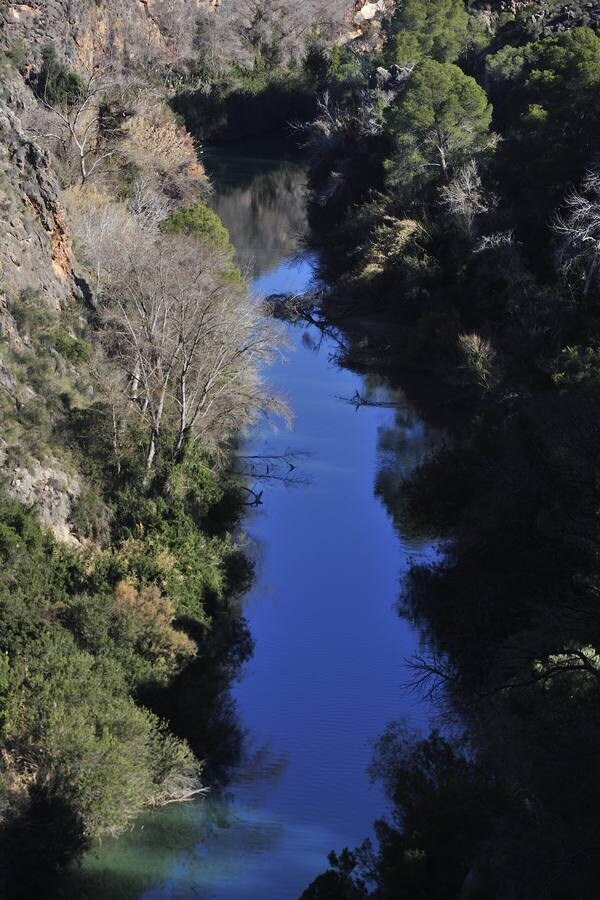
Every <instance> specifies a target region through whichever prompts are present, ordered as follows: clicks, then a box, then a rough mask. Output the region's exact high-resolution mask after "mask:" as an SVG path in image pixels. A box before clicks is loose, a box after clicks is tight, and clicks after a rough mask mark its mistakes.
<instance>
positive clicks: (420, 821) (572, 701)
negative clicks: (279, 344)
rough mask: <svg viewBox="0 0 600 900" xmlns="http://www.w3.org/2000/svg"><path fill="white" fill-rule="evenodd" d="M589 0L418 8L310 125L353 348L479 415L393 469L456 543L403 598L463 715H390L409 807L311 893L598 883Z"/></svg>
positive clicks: (553, 891) (389, 747)
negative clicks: (427, 727)
mask: <svg viewBox="0 0 600 900" xmlns="http://www.w3.org/2000/svg"><path fill="white" fill-rule="evenodd" d="M482 6H483V5H482ZM572 6H573V9H572V10H571V11H570V12H569V17H568V18H566V19H565V16H566V13H565V11H564V9H563V11H562V13H561V11H560V9H559V5H558V4H544V5H543V8H542V4H533V3H529V4H517V5H515V10H516V11H515V10H513V11H512V12H509V11H507V10H505V9H503V8H502V7H503V5H502V4H491V5H490V4H487V5H486V8H485V9H483V11H479V10H478V4H466V5H465V6H464V7H463V4H462V3H447V2H444V0H439V2H438V0H436V2H435V3H425V2H420V0H415V2H412V0H406V2H402V3H399V4H398V8H397V12H396V14H395V15H394V17H393V18H392V20H391V21H390V23H389V25H388V41H387V44H386V47H385V48H384V51H383V54H382V57H381V59H380V60H375V61H372V64H373V62H375V63H384V64H385V65H388V66H391V65H392V64H397V65H398V66H399V67H400V71H399V72H396V74H395V76H394V73H391V72H389V73H388V75H389V76H390V77H389V78H388V77H387V76H384V73H379V74H378V76H377V78H378V79H379V86H378V87H369V86H368V84H367V82H366V81H365V82H364V83H363V85H362V87H361V88H360V90H357V89H356V85H355V84H352V85H349V86H348V89H347V90H346V91H345V93H344V92H342V93H338V95H337V99H336V102H329V104H326V105H324V106H323V108H322V110H321V116H320V118H319V120H318V121H317V122H316V123H315V124H314V125H313V127H312V129H311V133H310V136H309V137H310V146H311V152H312V155H313V174H312V184H313V200H312V202H313V210H314V215H313V223H314V236H315V240H316V242H317V243H318V244H319V245H320V246H321V247H322V248H323V253H324V268H325V271H326V272H327V274H329V275H330V276H331V277H332V279H333V288H332V290H331V291H330V292H329V293H326V294H325V295H324V296H323V297H321V303H322V305H323V308H324V310H325V311H326V312H327V313H328V314H329V316H330V317H332V318H333V319H334V320H336V321H338V323H340V325H341V326H342V327H346V328H347V330H348V334H349V349H348V352H347V354H346V361H347V362H350V363H353V364H355V365H357V366H359V367H362V368H366V369H367V370H372V369H373V368H376V369H379V370H384V371H386V372H387V373H388V375H391V376H392V377H394V378H397V379H400V380H402V378H403V377H404V376H405V375H406V373H407V372H408V371H409V370H410V369H412V370H413V371H415V370H416V371H418V372H419V373H420V374H421V376H422V375H426V376H427V377H428V378H429V382H430V386H431V389H432V392H434V393H435V394H436V395H437V397H438V398H440V397H441V398H443V399H444V400H446V401H447V400H448V398H452V399H454V400H455V401H460V408H461V410H462V414H463V420H464V416H465V412H466V414H467V416H468V418H469V424H468V427H466V428H463V429H462V431H461V433H460V435H459V434H458V433H456V434H452V433H451V434H449V435H448V440H447V444H446V446H443V447H442V448H441V449H439V450H438V451H437V452H436V453H435V454H434V456H433V457H432V458H431V459H429V460H427V461H425V463H424V464H423V465H422V467H421V468H420V469H419V470H418V471H417V473H416V474H415V475H414V476H413V477H412V478H410V479H409V480H408V481H407V482H404V483H400V484H399V483H398V481H397V480H393V479H387V480H386V479H381V480H380V483H379V490H380V492H381V494H382V498H383V499H384V501H385V502H386V504H387V505H388V507H389V509H390V512H391V514H392V516H393V517H394V519H395V520H396V522H398V523H402V527H403V528H406V527H412V528H413V529H414V530H416V531H418V532H419V533H421V534H425V535H427V534H433V535H440V536H441V537H442V540H443V542H444V543H443V549H444V551H445V552H444V556H443V558H442V559H441V561H437V562H434V563H432V564H430V565H422V566H415V567H413V569H412V570H411V571H410V573H409V576H408V578H407V581H406V584H405V586H404V589H403V593H402V597H401V600H400V609H401V611H402V613H403V614H404V615H407V616H409V618H410V619H411V620H412V621H414V622H415V623H416V624H418V625H419V627H420V628H421V629H422V633H423V636H424V642H425V649H424V652H423V655H422V657H421V658H419V659H417V660H415V661H414V680H415V684H416V685H417V686H419V687H420V688H421V689H422V690H423V691H424V692H425V695H426V696H427V697H434V698H435V699H436V700H437V702H438V704H439V708H440V709H441V710H442V712H443V715H444V721H445V723H446V725H445V727H444V729H443V730H442V732H441V733H436V732H434V733H432V734H431V735H430V736H428V737H422V736H415V735H411V734H409V733H407V731H406V729H405V728H404V727H403V726H402V725H401V724H400V725H395V726H390V729H389V730H388V732H387V733H386V734H385V735H384V737H383V738H382V740H381V742H380V745H379V747H378V751H377V754H376V758H375V762H374V766H373V776H374V777H377V778H380V779H382V780H383V783H384V785H385V787H386V790H387V793H388V796H389V799H390V803H391V810H392V812H391V815H390V817H389V818H388V819H386V820H385V821H381V822H380V823H378V824H377V826H376V841H375V842H374V843H373V844H370V843H366V844H365V845H364V846H363V847H361V848H359V849H358V850H357V851H345V852H344V853H342V854H339V855H338V856H335V855H333V856H332V857H331V868H330V869H329V871H328V872H327V873H324V874H323V875H322V876H320V877H319V878H318V879H317V880H316V881H315V882H314V883H313V885H312V886H311V887H310V888H308V889H307V891H306V893H305V895H304V896H305V897H306V898H316V897H319V898H328V900H333V898H345V900H356V898H359V897H367V896H369V897H378V898H379V897H381V898H383V897H386V898H387V897H390V898H391V897H394V898H398V897H406V898H410V900H413V898H417V897H423V898H425V897H427V898H434V897H435V898H438V897H439V898H455V897H459V896H460V897H486V898H490V897H495V898H509V897H510V898H523V900H529V898H537V897H549V898H563V897H575V896H577V897H581V898H590V900H591V898H592V897H594V896H595V895H596V893H597V874H598V873H597V868H598V866H597V860H598V844H599V830H598V823H597V817H596V815H595V809H596V807H597V804H598V799H599V797H600V781H599V780H598V769H597V766H595V765H594V762H593V761H594V760H595V759H596V757H597V753H598V745H599V740H600V735H599V734H598V728H597V715H596V713H597V709H598V703H599V700H600V694H599V690H598V689H599V671H600V669H599V666H598V660H599V656H598V649H597V648H598V646H599V642H600V634H599V633H598V627H599V621H600V620H599V617H598V603H597V599H598V596H597V592H598V584H599V583H600V582H599V578H600V569H599V557H598V547H597V540H598V528H599V522H598V497H597V481H598V446H597V441H598V434H597V432H598V429H597V420H598V413H599V409H600V408H599V400H600V395H599V393H598V387H599V382H598V377H597V376H598V370H597V365H596V361H597V358H598V353H599V349H598V341H599V337H600V333H599V331H598V325H599V320H598V314H597V310H598V297H599V295H600V280H599V272H598V225H597V215H598V209H599V207H598V196H599V191H598V172H597V165H598V150H599V147H600V144H599V141H600V132H599V129H598V115H599V114H600V105H599V104H600V101H599V96H600V95H599V94H598V90H597V86H598V79H599V78H600V36H599V34H598V33H597V31H596V30H595V29H594V28H593V27H589V25H593V24H594V22H595V21H596V19H595V18H594V16H595V15H596V13H597V10H596V8H595V4H592V5H591V7H593V8H590V5H588V7H586V12H585V15H584V13H583V11H582V9H580V8H579V7H577V4H573V5H572ZM576 7H577V8H576ZM561 15H562V18H561ZM565 22H566V25H565ZM566 26H568V27H566ZM376 82H377V79H372V81H371V84H372V85H374V84H375V83H376ZM334 222H335V223H337V224H336V227H335V228H332V227H331V226H332V223H334ZM357 317H358V318H359V323H360V324H356V319H357ZM369 320H370V321H371V322H374V323H375V324H374V327H372V329H371V330H370V331H369V329H368V326H367V328H366V333H365V325H364V323H365V322H368V321H369ZM383 324H385V329H384V328H383V327H382V325H383ZM382 334H384V336H385V345H384V344H383V343H382V340H381V335H382ZM455 408H456V407H455ZM401 427H402V424H401V422H399V423H398V429H399V435H398V441H399V442H400V431H401Z"/></svg>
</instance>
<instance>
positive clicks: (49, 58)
mask: <svg viewBox="0 0 600 900" xmlns="http://www.w3.org/2000/svg"><path fill="white" fill-rule="evenodd" d="M34 86H35V90H36V93H37V94H38V96H39V97H41V98H42V100H44V101H45V102H46V103H48V104H50V106H62V107H69V106H73V105H74V104H75V103H77V101H78V100H80V99H81V98H82V97H83V95H84V93H85V84H84V83H83V80H82V79H81V78H80V77H79V75H77V74H76V73H75V72H71V70H70V69H68V68H67V67H66V66H64V65H63V64H62V63H60V62H59V61H58V58H57V56H56V51H55V49H54V47H45V48H44V50H43V51H42V68H41V70H40V73H39V75H38V76H37V78H36V79H35V84H34Z"/></svg>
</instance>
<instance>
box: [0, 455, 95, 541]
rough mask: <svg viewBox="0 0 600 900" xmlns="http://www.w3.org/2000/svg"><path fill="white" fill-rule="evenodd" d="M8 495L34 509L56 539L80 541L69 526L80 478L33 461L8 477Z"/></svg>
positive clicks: (6, 484) (5, 486) (78, 491)
mask: <svg viewBox="0 0 600 900" xmlns="http://www.w3.org/2000/svg"><path fill="white" fill-rule="evenodd" d="M4 489H5V491H6V493H7V494H8V495H9V497H12V498H13V499H14V500H18V501H19V502H20V503H23V504H24V505H25V506H29V507H32V508H33V509H35V511H36V513H37V514H38V517H39V519H40V521H41V522H42V524H43V525H45V526H46V527H47V528H49V529H50V530H51V531H52V533H53V534H54V536H55V537H56V538H57V540H60V541H63V542H66V543H77V540H76V538H75V537H74V536H73V534H72V532H71V529H70V527H69V517H70V515H71V510H72V506H73V502H74V501H75V500H76V498H77V497H78V495H79V493H80V491H81V485H80V483H79V479H78V478H77V477H75V476H69V475H67V474H66V473H65V472H63V471H62V470H61V469H60V468H59V467H58V466H57V467H54V466H53V465H49V464H47V463H46V464H44V465H42V464H41V463H39V462H38V461H35V460H34V461H32V462H31V463H30V464H29V465H28V466H26V467H25V466H18V467H17V468H15V469H13V470H12V471H11V472H10V474H9V475H8V477H7V478H6V479H5V483H4Z"/></svg>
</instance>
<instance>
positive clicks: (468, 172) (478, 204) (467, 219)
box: [440, 159, 494, 234]
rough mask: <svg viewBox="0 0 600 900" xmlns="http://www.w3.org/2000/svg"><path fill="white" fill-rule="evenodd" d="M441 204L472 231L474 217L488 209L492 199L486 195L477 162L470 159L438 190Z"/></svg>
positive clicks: (468, 231)
mask: <svg viewBox="0 0 600 900" xmlns="http://www.w3.org/2000/svg"><path fill="white" fill-rule="evenodd" d="M440 202H441V205H442V206H443V207H444V208H445V209H446V210H447V211H448V212H449V213H450V215H452V216H455V217H456V218H457V219H459V220H460V221H462V222H463V223H464V226H465V230H466V231H467V234H472V233H473V225H474V222H475V218H476V217H477V216H478V215H481V214H482V213H486V212H488V211H489V209H490V207H491V206H492V204H493V203H494V199H493V198H491V197H488V196H486V194H485V191H484V188H483V184H482V181H481V176H480V175H479V171H478V169H477V163H476V162H475V160H473V159H471V160H469V162H468V163H466V164H465V165H464V166H462V167H461V168H460V169H458V171H457V172H456V174H455V175H454V177H453V178H452V179H451V181H450V182H449V183H448V184H445V185H444V186H443V187H442V188H441V190H440Z"/></svg>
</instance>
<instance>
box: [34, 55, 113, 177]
mask: <svg viewBox="0 0 600 900" xmlns="http://www.w3.org/2000/svg"><path fill="white" fill-rule="evenodd" d="M109 89H110V85H109V83H108V82H107V81H106V79H105V77H104V75H103V73H102V71H100V70H99V69H98V68H96V69H94V71H93V72H92V73H91V75H89V76H88V77H87V78H86V79H85V80H84V81H83V82H82V89H81V91H80V92H79V94H78V95H77V96H74V97H73V98H72V99H71V101H70V102H69V103H68V104H67V105H66V106H65V107H64V108H63V107H61V106H59V105H58V104H55V103H50V102H49V100H48V98H47V94H46V93H44V94H41V95H39V96H38V99H39V101H40V103H41V104H42V106H43V107H44V109H46V110H47V112H48V113H50V114H51V119H52V123H53V125H52V126H51V127H52V130H51V131H47V132H46V134H45V137H46V138H50V139H53V140H55V141H56V142H57V143H58V145H59V146H60V147H61V148H62V150H63V154H64V155H65V156H66V157H68V156H70V155H71V154H74V155H75V158H76V160H77V167H78V170H79V176H80V180H81V184H85V182H86V181H87V180H88V178H90V177H91V176H92V175H93V174H94V172H96V171H97V169H98V167H99V166H100V165H101V164H102V163H103V162H104V161H105V160H107V159H109V158H110V157H111V156H113V154H114V150H112V149H106V150H103V149H102V148H101V141H100V119H99V108H100V105H101V103H102V101H103V100H104V99H105V98H106V96H107V93H108V91H109Z"/></svg>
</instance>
